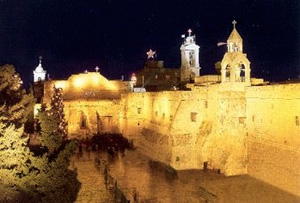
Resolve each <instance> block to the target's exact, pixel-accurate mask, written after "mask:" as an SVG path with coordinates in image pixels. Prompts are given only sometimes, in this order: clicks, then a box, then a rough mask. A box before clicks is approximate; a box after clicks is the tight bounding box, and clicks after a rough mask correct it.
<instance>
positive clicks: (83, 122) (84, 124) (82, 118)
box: [80, 112, 87, 129]
mask: <svg viewBox="0 0 300 203" xmlns="http://www.w3.org/2000/svg"><path fill="white" fill-rule="evenodd" d="M80 128H81V129H82V128H87V122H86V115H84V113H83V112H81V115H80Z"/></svg>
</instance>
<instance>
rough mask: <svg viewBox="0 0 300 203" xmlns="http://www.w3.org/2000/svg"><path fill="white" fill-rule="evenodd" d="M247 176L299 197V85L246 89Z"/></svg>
mask: <svg viewBox="0 0 300 203" xmlns="http://www.w3.org/2000/svg"><path fill="white" fill-rule="evenodd" d="M246 99H247V113H246V115H247V116H246V117H247V123H246V125H247V129H248V164H247V165H248V167H247V168H248V174H249V175H251V176H253V177H255V178H258V179H261V180H263V181H265V182H268V183H271V184H272V185H275V186H277V187H279V188H282V189H284V190H286V191H289V192H291V193H293V194H296V195H300V170H299V169H300V149H299V146H300V83H297V84H278V85H268V86H256V87H249V88H247V91H246Z"/></svg>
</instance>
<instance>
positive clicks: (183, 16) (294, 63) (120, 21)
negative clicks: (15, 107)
mask: <svg viewBox="0 0 300 203" xmlns="http://www.w3.org/2000/svg"><path fill="white" fill-rule="evenodd" d="M233 19H235V20H236V21H237V22H238V24H237V30H238V31H239V33H240V35H241V36H242V37H243V40H244V51H245V52H246V53H247V54H248V55H247V56H248V58H249V60H250V61H251V69H252V76H254V77H255V76H256V77H264V78H266V79H270V80H285V79H287V78H289V77H290V78H297V77H298V75H299V74H300V57H299V56H300V1H299V0H272V1H271V0H256V1H255V0H252V1H248V0H232V1H225V0H210V1H204V0H190V1H189V0H164V1H163V0H155V1H154V0H152V1H146V0H119V1H118V0H98V1H90V0H78V1H75V0H73V1H71V0H69V1H67V0H22V1H15V0H0V65H3V64H6V63H9V64H13V65H14V66H15V67H16V69H17V71H18V72H19V73H21V76H22V78H23V79H24V80H25V82H26V83H29V82H30V81H32V80H33V79H32V78H33V76H32V71H33V70H34V69H35V67H36V66H37V65H38V56H39V55H42V56H43V67H44V68H45V69H46V70H47V71H48V72H49V73H50V76H51V78H67V77H68V76H70V75H71V74H73V73H79V72H83V71H84V70H86V69H87V70H91V71H92V70H94V67H95V66H99V67H100V72H101V73H102V74H103V75H104V76H106V77H107V78H109V79H117V78H121V75H125V78H128V77H129V75H130V74H131V73H132V72H134V71H137V70H139V69H141V68H143V63H144V61H145V60H146V54H145V52H146V51H148V50H149V49H150V48H151V49H153V50H156V51H157V53H158V59H160V60H164V61H165V66H166V67H171V68H172V67H174V68H178V67H180V50H179V48H180V45H181V42H182V39H181V34H184V33H186V30H187V29H188V28H191V29H192V30H193V32H194V33H195V34H196V36H197V44H198V45H200V46H201V49H200V64H201V67H202V70H201V72H202V74H208V73H214V63H215V62H216V61H219V60H221V59H222V56H223V54H224V52H225V46H223V47H217V46H216V43H217V42H219V41H226V40H227V37H228V36H229V34H230V32H231V30H232V24H231V22H232V20H233Z"/></svg>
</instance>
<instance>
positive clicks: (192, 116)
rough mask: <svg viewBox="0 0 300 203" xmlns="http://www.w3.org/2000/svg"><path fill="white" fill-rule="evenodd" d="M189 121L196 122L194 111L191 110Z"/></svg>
mask: <svg viewBox="0 0 300 203" xmlns="http://www.w3.org/2000/svg"><path fill="white" fill-rule="evenodd" d="M191 121H192V122H196V121H197V113H196V112H191Z"/></svg>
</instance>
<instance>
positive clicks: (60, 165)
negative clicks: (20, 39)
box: [0, 65, 80, 202]
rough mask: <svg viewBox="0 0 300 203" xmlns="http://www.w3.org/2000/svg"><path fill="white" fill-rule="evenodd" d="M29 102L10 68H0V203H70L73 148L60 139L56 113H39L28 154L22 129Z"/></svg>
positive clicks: (75, 188) (73, 183) (75, 184)
mask: <svg viewBox="0 0 300 203" xmlns="http://www.w3.org/2000/svg"><path fill="white" fill-rule="evenodd" d="M32 101H33V98H32V94H26V92H25V90H24V89H23V88H22V81H21V79H20V77H19V75H18V74H17V73H16V72H15V70H14V67H13V66H11V65H5V66H3V67H0V202H3V201H4V202H7V201H9V202H74V201H75V199H76V196H77V193H78V190H79V187H80V183H79V182H78V180H77V179H76V176H77V173H76V172H75V171H72V170H69V169H68V166H69V163H70V157H71V155H72V152H73V151H74V149H75V147H76V145H75V143H74V142H73V141H70V140H66V139H63V131H61V130H60V128H59V125H60V123H61V116H59V113H58V112H57V111H55V110H54V108H53V109H51V110H46V108H43V109H42V111H41V112H40V114H39V120H40V124H41V129H42V131H41V138H40V139H41V146H40V147H39V153H35V154H33V153H31V152H30V149H29V147H28V140H29V137H28V135H27V134H26V133H24V123H26V117H27V116H28V115H29V114H30V112H31V111H32V110H33V109H32V105H33V104H32ZM59 109H61V108H59Z"/></svg>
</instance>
